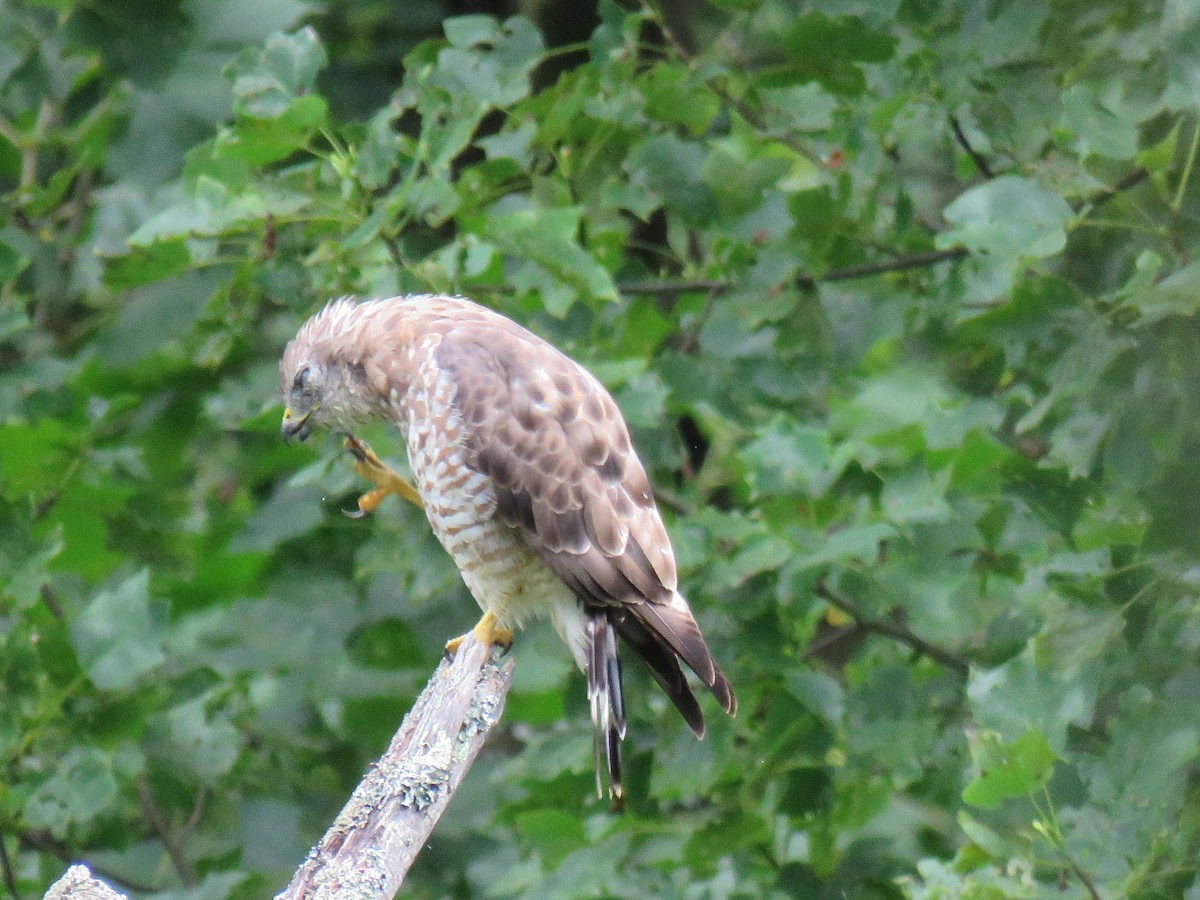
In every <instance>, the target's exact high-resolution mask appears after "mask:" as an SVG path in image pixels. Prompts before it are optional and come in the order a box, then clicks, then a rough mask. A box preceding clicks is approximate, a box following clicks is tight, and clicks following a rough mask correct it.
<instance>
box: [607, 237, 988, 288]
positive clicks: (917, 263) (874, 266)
mask: <svg viewBox="0 0 1200 900" xmlns="http://www.w3.org/2000/svg"><path fill="white" fill-rule="evenodd" d="M967 255H968V251H967V250H965V249H964V248H962V247H951V248H949V249H948V250H930V251H928V252H926V253H913V254H911V255H909V256H898V257H896V258H895V259H888V260H883V261H881V262H871V263H856V264H855V265H852V266H842V267H840V268H836V269H830V270H829V271H828V272H826V273H825V274H824V275H797V276H796V284H797V285H799V286H800V287H801V288H805V289H807V288H811V287H813V286H814V285H817V284H823V283H827V282H833V281H851V280H853V279H855V278H869V277H871V276H872V275H883V274H885V273H887V272H903V271H905V270H906V269H923V268H926V267H928V266H935V265H937V264H938V263H943V262H951V261H953V260H957V259H963V258H965V257H966V256H967ZM732 288H733V283H732V282H730V281H727V280H725V279H722V278H687V279H681V280H679V281H622V282H621V283H619V284H618V285H617V290H619V291H620V292H621V293H623V294H675V293H683V292H685V291H708V292H709V293H713V294H724V293H727V292H728V291H729V290H731V289H732Z"/></svg>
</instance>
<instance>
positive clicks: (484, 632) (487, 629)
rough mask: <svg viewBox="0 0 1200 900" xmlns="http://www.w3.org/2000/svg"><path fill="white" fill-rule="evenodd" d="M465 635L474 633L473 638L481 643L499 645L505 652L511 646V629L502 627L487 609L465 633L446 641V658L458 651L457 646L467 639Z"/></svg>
mask: <svg viewBox="0 0 1200 900" xmlns="http://www.w3.org/2000/svg"><path fill="white" fill-rule="evenodd" d="M467 635H474V636H475V640H477V641H479V643H481V644H486V645H487V646H489V647H499V648H500V649H501V651H502V652H503V653H507V652H508V651H509V650H510V649H511V648H512V643H513V630H512V629H511V628H504V627H502V626H500V625H498V624H497V623H496V616H495V614H494V613H493V612H492V611H491V610H490V609H489V610H488V611H487V612H485V613H484V614H483V617H482V618H481V619H480V620H479V621H478V622H476V623H475V627H474V628H472V629H471V630H470V631H468V632H467V634H463V635H459V636H458V637H456V638H452V639H450V640H448V641H446V658H447V659H451V658H453V656H454V654H456V653H458V648H459V647H461V646H462V642H463V641H465V640H466V639H467Z"/></svg>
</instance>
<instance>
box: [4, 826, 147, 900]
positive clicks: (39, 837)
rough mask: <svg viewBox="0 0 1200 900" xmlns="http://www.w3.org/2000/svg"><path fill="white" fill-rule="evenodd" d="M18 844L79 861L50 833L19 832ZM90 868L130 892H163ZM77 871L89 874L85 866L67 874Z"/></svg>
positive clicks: (73, 868) (75, 867)
mask: <svg viewBox="0 0 1200 900" xmlns="http://www.w3.org/2000/svg"><path fill="white" fill-rule="evenodd" d="M17 842H18V843H19V844H20V845H21V846H22V847H24V848H25V849H26V850H35V851H37V852H39V853H49V854H50V855H51V856H55V857H57V858H58V859H60V860H62V861H63V862H65V863H74V862H78V861H79V854H78V853H76V852H73V851H71V850H70V849H69V848H68V847H67V846H66V845H65V844H62V843H60V842H59V841H57V840H55V839H54V838H53V837H52V836H51V835H50V833H49V832H48V831H47V832H43V831H36V832H33V831H22V832H19V833H18V834H17ZM88 866H89V867H90V868H91V871H92V872H95V873H96V874H97V875H99V876H100V877H101V878H103V879H105V880H106V881H111V882H113V883H114V884H119V885H121V887H123V888H126V889H128V890H130V891H135V892H136V893H139V894H153V893H155V892H157V891H161V890H162V886H161V885H152V884H145V883H144V882H140V881H135V880H131V879H129V878H126V877H125V876H124V875H119V874H117V873H116V872H113V871H110V870H108V869H105V868H103V867H101V866H97V865H95V864H93V863H88ZM77 869H82V870H83V872H84V873H87V872H88V870H87V869H85V868H84V867H83V866H71V868H70V869H69V870H68V872H67V874H68V875H69V874H70V873H71V872H72V871H75V870H77ZM66 877H67V876H66V875H64V876H63V878H62V879H60V880H59V883H60V884H61V883H62V882H63V881H65V880H66ZM51 890H52V891H53V888H51ZM46 896H47V897H49V896H50V894H47V895H46ZM117 896H120V895H119V894H118V895H117Z"/></svg>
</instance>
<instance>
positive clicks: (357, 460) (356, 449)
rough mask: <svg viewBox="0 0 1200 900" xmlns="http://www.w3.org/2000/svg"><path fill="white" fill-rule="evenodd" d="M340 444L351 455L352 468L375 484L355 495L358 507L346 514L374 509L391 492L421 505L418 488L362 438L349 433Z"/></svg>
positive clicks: (354, 516) (364, 512)
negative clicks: (371, 487)
mask: <svg viewBox="0 0 1200 900" xmlns="http://www.w3.org/2000/svg"><path fill="white" fill-rule="evenodd" d="M343 446H344V447H345V448H346V449H347V450H349V451H350V454H351V455H352V456H353V457H354V471H355V472H357V473H358V474H359V475H361V476H362V477H363V478H365V479H367V481H371V482H374V484H375V488H374V489H373V490H370V491H367V492H366V493H365V494H363V495H362V496H361V497H359V498H358V509H357V510H354V511H351V512H347V513H346V515H348V516H350V517H351V518H352V519H357V518H360V517H362V516H365V515H366V514H367V513H372V512H375V510H376V509H378V508H379V504H380V503H382V502H383V501H384V499H386V498H387V497H388V496H390V495H392V494H395V495H396V496H397V497H403V498H404V499H405V500H408V501H409V502H410V503H415V504H416V505H417V506H420V507H422V508H424V507H423V504H422V503H421V495H420V494H418V493H417V489H416V488H415V487H413V486H412V485H411V484H409V482H408V480H407V479H406V478H404V476H402V475H400V474H399V473H398V472H396V471H395V470H393V469H392V468H391V467H390V466H388V464H387V463H385V462H384V461H383V460H381V459H380V458H379V457H378V456H376V455H375V451H374V450H372V449H371V448H370V447H368V446H367V444H366V442H365V441H360V440H359V439H358V438H356V437H354V436H353V435H351V436H349V437H347V438H346V440H345V442H344V443H343Z"/></svg>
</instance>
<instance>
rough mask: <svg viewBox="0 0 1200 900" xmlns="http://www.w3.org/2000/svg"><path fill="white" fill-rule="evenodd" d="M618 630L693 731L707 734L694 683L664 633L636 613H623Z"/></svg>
mask: <svg viewBox="0 0 1200 900" xmlns="http://www.w3.org/2000/svg"><path fill="white" fill-rule="evenodd" d="M614 624H615V626H616V629H617V633H618V634H619V635H620V636H621V639H622V640H623V641H625V643H627V644H628V645H629V647H630V649H632V650H633V652H634V653H636V654H637V655H638V657H639V658H640V659H641V660H642V662H644V663H645V664H646V668H648V669H649V670H650V674H651V675H652V676H654V680H655V681H657V682H658V686H659V687H661V688H662V689H663V693H665V694H666V695H667V696H668V697H669V698H671V702H672V703H674V704H675V708H676V709H677V710H679V714H680V715H681V716H683V719H684V721H685V722H687V723H688V727H689V728H690V729H692V733H693V734H695V735H696V737H698V738H702V737H704V713H703V712H701V711H700V704H699V702H698V701H697V700H696V695H695V694H693V693H692V688H691V686H690V685H689V684H688V683H687V679H686V678H685V677H684V675H683V669H681V668H680V667H679V657H678V656H676V655H675V651H674V650H672V649H671V647H670V645H668V644H667V642H666V641H664V640H663V639H662V638H661V637H659V636H658V635H657V634H655V633H654V632H653V631H651V630H650V629H649V628H647V627H646V625H645V624H644V623H643V622H642V621H641V620H640V619H635V618H634V617H633V616H622V617H621V618H618V619H615V622H614Z"/></svg>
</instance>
